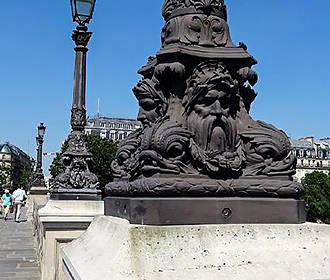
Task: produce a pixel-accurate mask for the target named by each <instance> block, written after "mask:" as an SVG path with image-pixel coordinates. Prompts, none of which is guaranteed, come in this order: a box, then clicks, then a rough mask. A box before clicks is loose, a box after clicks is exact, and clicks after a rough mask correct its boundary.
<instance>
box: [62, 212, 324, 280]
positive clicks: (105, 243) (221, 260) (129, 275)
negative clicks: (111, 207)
mask: <svg viewBox="0 0 330 280" xmlns="http://www.w3.org/2000/svg"><path fill="white" fill-rule="evenodd" d="M61 251H62V255H63V260H64V268H65V271H66V275H67V279H70V280H73V279H74V280H78V279H79V280H97V279H107V280H112V279H114V280H138V279H139V280H140V279H144V280H155V279H159V280H165V279H166V280H168V279H172V280H184V279H189V280H200V279H208V280H218V279H226V280H243V279H244V280H256V279H258V280H261V279H269V277H273V278H274V279H276V280H277V279H278V280H279V279H290V280H304V279H305V280H310V279H328V278H329V275H330V258H329V256H330V226H326V225H318V224H308V223H307V224H302V225H262V224H259V225H200V226H197V225H196V226H189V225H187V226H143V225H131V224H129V223H128V221H127V220H124V219H119V218H114V217H105V216H99V217H96V218H95V220H94V221H93V222H92V224H91V225H90V227H89V228H88V230H87V231H86V232H85V233H84V234H83V235H82V236H81V237H80V238H79V239H77V240H75V241H73V242H72V243H70V244H68V245H67V246H65V247H63V248H62V250H61Z"/></svg>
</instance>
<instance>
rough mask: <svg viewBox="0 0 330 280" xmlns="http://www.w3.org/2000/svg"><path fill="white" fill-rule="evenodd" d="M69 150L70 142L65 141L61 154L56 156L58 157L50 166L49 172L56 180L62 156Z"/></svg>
mask: <svg viewBox="0 0 330 280" xmlns="http://www.w3.org/2000/svg"><path fill="white" fill-rule="evenodd" d="M67 148H68V141H67V140H65V141H64V142H63V144H62V147H61V152H59V153H57V154H56V157H55V158H54V159H53V161H52V163H51V165H50V166H49V172H50V174H51V175H52V178H55V177H56V176H57V175H58V174H59V164H60V160H61V156H62V155H63V153H64V152H65V151H66V149H67Z"/></svg>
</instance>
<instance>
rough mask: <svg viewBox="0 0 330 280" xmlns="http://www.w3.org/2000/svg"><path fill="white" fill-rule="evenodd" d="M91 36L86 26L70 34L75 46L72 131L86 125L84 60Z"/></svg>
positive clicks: (79, 27) (81, 129)
mask: <svg viewBox="0 0 330 280" xmlns="http://www.w3.org/2000/svg"><path fill="white" fill-rule="evenodd" d="M91 36H92V32H88V28H87V26H78V27H77V29H76V30H75V31H74V32H73V34H72V39H73V41H74V42H75V44H76V48H75V51H76V59H75V71H74V86H73V103H72V110H71V127H72V130H73V131H83V130H84V128H85V125H86V60H87V52H88V49H87V44H88V42H89V40H90V38H91Z"/></svg>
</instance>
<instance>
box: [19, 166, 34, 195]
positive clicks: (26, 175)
mask: <svg viewBox="0 0 330 280" xmlns="http://www.w3.org/2000/svg"><path fill="white" fill-rule="evenodd" d="M32 173H33V170H32V165H31V164H26V165H24V166H23V168H22V171H21V176H20V178H19V185H20V186H21V187H22V188H23V189H25V190H28V188H29V183H30V181H31V177H32Z"/></svg>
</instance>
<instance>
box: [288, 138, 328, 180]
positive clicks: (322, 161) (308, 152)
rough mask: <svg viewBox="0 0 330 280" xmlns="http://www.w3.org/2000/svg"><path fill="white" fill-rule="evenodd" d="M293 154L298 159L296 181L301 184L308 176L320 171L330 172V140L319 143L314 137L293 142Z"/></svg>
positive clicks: (321, 140) (322, 140) (325, 139)
mask: <svg viewBox="0 0 330 280" xmlns="http://www.w3.org/2000/svg"><path fill="white" fill-rule="evenodd" d="M291 145H292V152H293V154H294V155H295V156H296V157H297V173H296V175H295V176H294V178H295V180H297V181H299V182H301V180H302V179H303V178H304V177H305V175H306V174H308V173H312V172H313V171H319V172H323V173H326V174H329V172H330V138H323V139H320V140H319V141H317V140H316V139H315V138H314V137H304V138H301V139H299V140H292V139H291Z"/></svg>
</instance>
